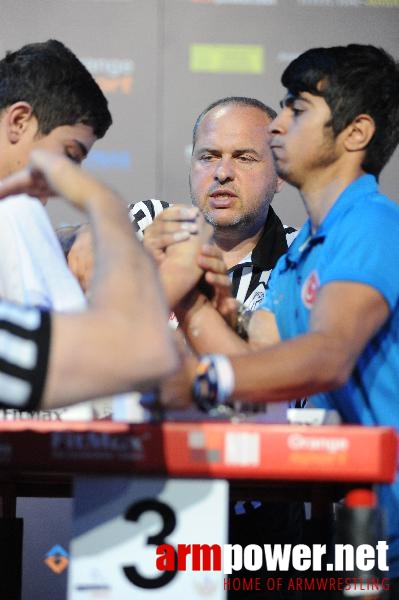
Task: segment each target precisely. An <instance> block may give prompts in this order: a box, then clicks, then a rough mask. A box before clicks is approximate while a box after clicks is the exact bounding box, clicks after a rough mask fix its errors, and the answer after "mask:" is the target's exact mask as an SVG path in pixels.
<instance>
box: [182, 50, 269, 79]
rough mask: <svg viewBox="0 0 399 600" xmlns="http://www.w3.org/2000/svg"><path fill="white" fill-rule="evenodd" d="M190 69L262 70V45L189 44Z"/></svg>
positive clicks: (204, 71) (256, 72)
mask: <svg viewBox="0 0 399 600" xmlns="http://www.w3.org/2000/svg"><path fill="white" fill-rule="evenodd" d="M190 71H192V72H194V73H201V72H203V73H250V74H252V75H259V74H261V73H263V71H264V52H263V46H259V45H254V44H191V46H190Z"/></svg>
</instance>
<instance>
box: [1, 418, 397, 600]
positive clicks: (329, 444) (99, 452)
mask: <svg viewBox="0 0 399 600" xmlns="http://www.w3.org/2000/svg"><path fill="white" fill-rule="evenodd" d="M365 448H367V458H366V457H365ZM396 462H397V437H396V434H395V432H394V430H393V429H390V428H387V427H362V426H352V425H343V426H321V427H317V426H303V425H299V426H296V425H270V424H258V423H230V422H220V421H217V422H209V421H206V422H178V423H174V422H164V423H160V424H148V423H143V424H124V423H115V422H112V421H97V422H96V421H94V422H65V421H63V422H62V421H61V422H54V421H3V422H0V465H1V469H0V498H1V507H2V516H3V517H8V518H13V517H15V507H16V498H17V497H18V496H47V497H67V496H71V495H72V494H73V487H72V482H73V480H74V479H76V478H77V477H82V475H84V476H86V475H87V476H92V475H101V476H102V477H106V478H110V479H112V478H115V477H117V476H129V477H134V478H136V479H137V478H140V479H141V478H144V479H145V478H148V477H149V478H151V477H152V478H153V477H157V476H162V477H166V478H177V479H187V480H193V479H209V480H225V481H227V482H228V488H229V496H230V499H233V500H234V499H238V498H239V499H245V498H255V497H256V498H259V499H262V500H265V501H267V500H268V499H270V500H276V499H281V498H283V499H285V500H287V499H301V500H304V501H311V502H315V503H320V502H326V503H330V502H333V501H336V500H338V499H340V498H342V497H344V496H345V493H346V492H347V491H348V490H349V489H352V488H354V487H369V486H371V485H372V484H374V483H390V482H392V481H393V479H394V477H395V472H396ZM88 481H90V478H88ZM82 597H83V596H82Z"/></svg>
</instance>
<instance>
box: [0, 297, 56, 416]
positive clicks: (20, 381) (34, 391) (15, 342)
mask: <svg viewBox="0 0 399 600" xmlns="http://www.w3.org/2000/svg"><path fill="white" fill-rule="evenodd" d="M50 336H51V317H50V314H49V312H48V311H45V310H41V309H38V308H27V307H22V306H17V305H13V304H10V303H7V302H0V407H2V408H13V409H16V410H36V409H37V408H38V407H39V405H40V401H41V398H42V394H43V389H44V385H45V382H46V375H47V369H48V361H49V349H50Z"/></svg>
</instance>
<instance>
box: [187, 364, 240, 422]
mask: <svg viewBox="0 0 399 600" xmlns="http://www.w3.org/2000/svg"><path fill="white" fill-rule="evenodd" d="M233 388H234V372H233V368H232V366H231V363H230V361H229V359H228V358H227V357H226V356H223V355H222V354H205V355H204V356H203V357H202V358H201V360H200V362H199V364H198V366H197V370H196V374H195V377H194V381H193V386H192V394H193V398H194V402H195V404H196V405H197V407H198V408H199V409H200V410H201V411H203V412H206V413H208V414H212V413H213V412H217V410H218V408H219V407H221V406H224V405H225V404H226V401H227V400H228V399H229V397H230V395H231V394H232V392H233Z"/></svg>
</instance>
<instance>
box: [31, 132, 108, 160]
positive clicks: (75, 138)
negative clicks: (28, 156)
mask: <svg viewBox="0 0 399 600" xmlns="http://www.w3.org/2000/svg"><path fill="white" fill-rule="evenodd" d="M96 139H97V138H96V136H95V135H94V133H93V130H92V128H91V127H90V126H88V125H83V124H82V123H78V124H77V125H61V126H60V127H56V128H55V129H53V130H52V131H50V133H49V134H47V135H44V136H42V135H40V134H39V135H37V136H36V138H35V139H33V140H32V147H31V150H33V149H35V148H43V149H45V150H48V151H50V152H54V153H56V154H64V155H65V156H67V157H68V158H70V159H71V160H73V161H74V162H76V163H77V164H80V163H81V162H82V161H83V160H84V159H85V158H86V156H87V154H88V153H89V151H90V149H91V147H92V146H93V144H94V142H95V141H96Z"/></svg>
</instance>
